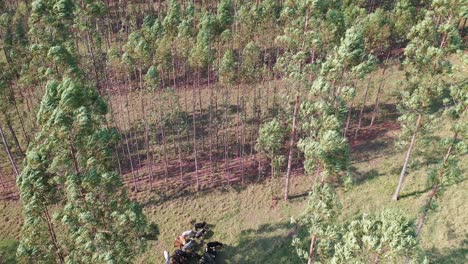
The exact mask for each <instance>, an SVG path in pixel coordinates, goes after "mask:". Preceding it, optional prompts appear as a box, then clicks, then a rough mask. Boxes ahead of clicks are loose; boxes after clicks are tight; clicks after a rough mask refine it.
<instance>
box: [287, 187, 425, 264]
mask: <svg viewBox="0 0 468 264" xmlns="http://www.w3.org/2000/svg"><path fill="white" fill-rule="evenodd" d="M341 207H342V205H341V204H340V202H339V199H338V197H337V194H336V193H335V191H334V188H333V187H332V186H331V185H329V184H323V185H322V184H317V185H315V186H314V188H313V189H312V191H311V192H310V194H309V201H308V204H307V207H306V209H305V210H304V212H303V213H302V214H301V215H300V216H299V217H297V219H295V218H293V219H292V223H294V224H296V225H298V226H299V233H298V235H296V236H295V237H294V239H293V241H292V245H293V246H294V247H295V249H296V253H297V255H298V256H299V258H301V259H303V260H307V261H308V262H307V263H309V264H311V263H314V262H318V263H379V262H384V263H394V262H398V261H402V259H403V256H405V255H411V256H415V257H418V259H419V258H420V255H421V254H420V252H419V250H418V246H419V241H418V239H417V237H416V228H415V225H414V221H413V220H412V219H410V218H408V217H407V216H406V215H405V214H403V213H401V212H398V211H390V210H386V211H382V212H380V213H377V214H361V215H359V216H357V217H356V218H354V219H352V220H350V221H347V222H344V223H342V224H341V223H339V221H338V217H339V216H340V213H339V212H340V209H341ZM309 240H310V242H309ZM308 243H310V245H309V249H308V250H306V249H305V248H306V246H307V244H308Z"/></svg>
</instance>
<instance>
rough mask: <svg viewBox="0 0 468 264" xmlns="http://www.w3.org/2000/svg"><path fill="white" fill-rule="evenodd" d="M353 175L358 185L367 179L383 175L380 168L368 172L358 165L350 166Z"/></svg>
mask: <svg viewBox="0 0 468 264" xmlns="http://www.w3.org/2000/svg"><path fill="white" fill-rule="evenodd" d="M350 171H351V175H352V177H353V182H354V183H355V184H357V185H359V184H362V183H363V182H365V181H368V180H371V179H374V178H377V177H379V176H381V175H382V173H380V172H379V171H378V170H376V169H371V170H369V171H366V172H361V171H359V170H358V169H357V168H356V167H354V166H351V167H350Z"/></svg>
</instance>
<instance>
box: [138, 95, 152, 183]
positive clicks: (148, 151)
mask: <svg viewBox="0 0 468 264" xmlns="http://www.w3.org/2000/svg"><path fill="white" fill-rule="evenodd" d="M141 112H142V114H143V121H144V130H145V131H144V133H145V149H146V161H147V162H148V166H149V181H150V189H153V185H152V183H153V157H152V155H151V151H150V144H149V129H148V128H149V126H148V119H147V116H146V111H145V102H144V99H143V96H141Z"/></svg>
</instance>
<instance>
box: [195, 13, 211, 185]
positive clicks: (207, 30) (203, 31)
mask: <svg viewBox="0 0 468 264" xmlns="http://www.w3.org/2000/svg"><path fill="white" fill-rule="evenodd" d="M214 26H215V18H214V16H213V15H211V14H209V13H205V14H203V16H202V18H201V21H200V23H199V31H198V34H197V37H196V44H195V46H194V47H193V48H192V50H191V53H190V57H189V63H190V65H191V66H192V67H193V68H195V71H196V74H197V77H196V78H197V80H196V88H197V89H196V90H198V100H199V101H198V102H199V111H200V114H201V113H202V111H203V110H202V96H201V88H200V75H201V71H202V70H203V69H207V68H209V65H210V64H211V63H212V62H213V60H214V55H215V51H214V49H213V47H212V41H213V38H214V30H215V27H214ZM208 72H209V69H208ZM192 96H193V98H192V100H193V101H192V102H193V107H192V111H193V113H192V119H193V145H194V150H195V173H196V189H197V190H198V189H199V178H198V161H197V156H198V153H197V146H196V145H197V144H196V139H197V132H196V130H197V127H196V122H195V114H196V113H195V104H196V94H195V89H193V93H192ZM201 136H202V149H204V145H205V143H204V142H205V137H204V134H203V133H202V135H201ZM210 136H211V135H210ZM210 157H211V153H210Z"/></svg>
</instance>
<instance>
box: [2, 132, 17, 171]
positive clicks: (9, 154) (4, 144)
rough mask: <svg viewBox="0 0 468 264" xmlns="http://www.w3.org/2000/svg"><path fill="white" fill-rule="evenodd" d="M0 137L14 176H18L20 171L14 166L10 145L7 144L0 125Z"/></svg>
mask: <svg viewBox="0 0 468 264" xmlns="http://www.w3.org/2000/svg"><path fill="white" fill-rule="evenodd" d="M0 137H2V141H3V146H4V147H5V151H6V153H7V155H8V159H9V160H10V164H11V167H12V168H13V171H14V172H15V175H16V177H18V176H19V175H20V172H19V170H18V167H17V166H16V162H15V158H14V157H13V155H12V153H11V150H10V146H9V145H8V142H7V140H6V137H5V134H4V133H3V128H2V127H1V126H0Z"/></svg>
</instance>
